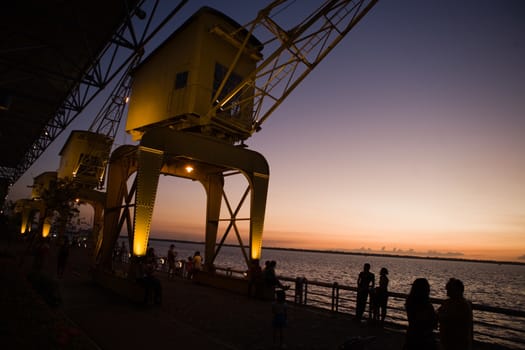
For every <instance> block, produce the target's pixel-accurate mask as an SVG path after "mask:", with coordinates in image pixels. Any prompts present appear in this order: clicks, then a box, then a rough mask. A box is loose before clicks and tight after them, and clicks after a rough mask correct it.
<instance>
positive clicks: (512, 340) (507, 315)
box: [279, 276, 525, 349]
mask: <svg viewBox="0 0 525 350" xmlns="http://www.w3.org/2000/svg"><path fill="white" fill-rule="evenodd" d="M279 278H280V280H282V281H287V282H291V286H290V291H291V292H292V293H293V296H294V299H293V301H294V303H296V304H300V305H308V306H311V307H317V308H322V309H326V310H330V311H333V312H337V313H342V314H351V315H353V314H355V304H356V295H357V288H356V287H352V286H345V285H340V284H338V283H337V282H334V283H326V282H318V281H310V280H307V279H306V278H291V277H285V276H280V277H279ZM388 296H389V299H388V312H387V318H386V321H387V322H391V323H394V324H396V325H401V326H406V325H407V324H408V322H407V318H406V312H405V308H404V303H405V300H406V298H407V294H403V293H396V292H389V293H388ZM443 301H444V300H443V299H437V298H431V302H432V304H434V307H435V308H436V309H437V307H439V305H441V303H442V302H443ZM472 308H473V312H474V339H475V341H479V342H483V343H491V344H497V345H501V346H504V347H507V348H510V349H525V311H521V310H514V309H507V308H501V307H494V306H488V305H481V304H472ZM369 313H370V311H369Z"/></svg>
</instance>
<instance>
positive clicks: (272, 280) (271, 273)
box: [263, 260, 289, 289]
mask: <svg viewBox="0 0 525 350" xmlns="http://www.w3.org/2000/svg"><path fill="white" fill-rule="evenodd" d="M276 266H277V262H276V261H275V260H272V261H270V262H269V263H268V265H267V266H266V268H265V269H264V273H263V275H264V276H263V277H264V283H265V284H266V285H267V286H269V287H273V288H281V289H288V288H289V287H288V286H285V285H283V284H282V283H281V281H279V279H278V278H277V275H276V273H275V267H276Z"/></svg>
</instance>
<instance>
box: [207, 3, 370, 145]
mask: <svg viewBox="0 0 525 350" xmlns="http://www.w3.org/2000/svg"><path fill="white" fill-rule="evenodd" d="M289 3H290V1H287V0H277V1H273V2H272V3H271V4H270V5H268V6H267V7H265V8H264V9H262V10H261V11H259V13H258V15H257V17H256V18H255V19H254V20H253V21H251V22H249V23H248V24H247V25H245V26H243V27H242V28H239V29H237V30H236V31H235V32H231V33H224V32H221V30H220V28H215V29H214V30H216V31H217V33H218V34H220V35H221V36H224V37H227V38H230V41H231V42H235V41H236V40H237V39H236V38H239V37H243V38H244V40H243V41H242V42H239V41H238V40H237V42H238V47H239V49H238V54H237V56H236V58H235V60H234V61H233V62H232V64H231V66H230V67H229V69H228V71H227V73H226V75H225V77H224V80H223V82H222V84H221V85H220V86H219V88H218V90H217V91H216V93H215V95H214V97H213V99H212V101H214V104H213V106H212V107H211V108H210V110H209V112H208V115H207V117H208V118H209V119H210V120H211V121H212V122H213V120H214V118H215V117H216V116H217V114H219V111H220V112H224V111H227V110H228V109H235V108H239V105H243V104H247V103H253V114H252V123H251V128H250V129H249V130H244V131H245V134H244V135H247V137H246V138H248V137H249V136H251V135H252V134H253V133H254V132H256V131H259V130H260V128H261V125H262V123H264V121H265V120H266V119H268V118H269V116H270V115H271V114H272V112H273V111H274V110H275V109H276V108H277V107H278V106H279V105H280V104H281V103H282V102H283V101H284V99H285V98H286V97H287V96H288V95H290V93H291V92H292V91H293V90H294V89H295V88H296V87H297V86H298V85H299V84H300V83H301V81H303V80H304V78H306V76H307V75H308V74H309V73H310V72H311V71H312V70H313V69H314V68H315V67H316V66H317V65H318V64H319V63H320V62H321V61H322V60H323V59H324V58H325V57H326V55H328V53H329V52H330V51H331V50H332V49H333V48H334V47H335V46H336V45H337V44H338V43H339V42H340V41H341V40H342V39H343V38H344V37H345V36H346V34H348V32H349V31H350V30H351V29H352V28H354V26H355V25H356V24H357V23H358V22H359V21H360V20H361V19H362V18H363V17H364V16H365V15H366V14H367V13H368V12H369V11H370V9H372V7H373V6H374V5H375V4H376V3H377V0H359V1H356V0H354V1H351V0H329V1H326V2H325V3H324V4H322V5H321V6H320V7H319V8H317V9H316V10H315V11H314V12H313V13H311V14H310V15H309V16H308V17H307V18H305V19H303V20H302V21H301V22H299V23H297V24H295V25H294V26H292V27H291V29H288V30H286V29H284V28H283V27H282V26H281V25H279V23H277V21H276V20H274V19H273V16H274V15H275V14H278V13H279V11H281V10H283V9H285V7H286V6H288V5H289ZM287 20H289V19H287ZM242 33H244V35H241V34H242ZM246 33H248V35H246ZM255 34H256V35H257V37H258V38H261V39H263V40H264V41H263V42H262V44H263V45H264V47H265V51H270V54H269V55H268V56H267V57H266V58H265V59H264V60H262V62H260V63H259V64H258V65H257V67H256V69H255V70H254V71H253V72H252V73H251V74H250V75H248V76H247V77H246V78H245V79H244V80H242V82H241V83H239V84H238V85H237V86H236V87H235V88H233V89H231V90H230V91H225V89H226V81H228V79H229V77H230V75H231V74H232V72H233V71H234V69H235V67H236V65H237V63H238V61H239V58H240V56H241V53H243V52H246V51H247V50H249V48H248V41H249V40H248V39H249V38H250V37H251V35H255ZM250 91H252V93H250ZM219 96H223V97H222V99H220V98H219Z"/></svg>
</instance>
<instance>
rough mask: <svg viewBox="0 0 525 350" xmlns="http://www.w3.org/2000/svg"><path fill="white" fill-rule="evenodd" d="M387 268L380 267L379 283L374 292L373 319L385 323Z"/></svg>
mask: <svg viewBox="0 0 525 350" xmlns="http://www.w3.org/2000/svg"><path fill="white" fill-rule="evenodd" d="M387 275H388V270H387V269H386V268H385V267H382V268H381V270H380V271H379V285H378V286H377V287H376V289H375V292H374V321H379V320H381V326H383V325H384V324H385V318H386V308H387V304H388V282H389V280H388V276H387Z"/></svg>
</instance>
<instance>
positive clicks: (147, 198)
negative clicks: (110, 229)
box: [133, 145, 163, 256]
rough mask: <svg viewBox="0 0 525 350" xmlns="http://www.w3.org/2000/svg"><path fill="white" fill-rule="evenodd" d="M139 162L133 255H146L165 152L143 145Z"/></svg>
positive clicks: (140, 148)
mask: <svg viewBox="0 0 525 350" xmlns="http://www.w3.org/2000/svg"><path fill="white" fill-rule="evenodd" d="M138 162H139V164H138V165H139V167H138V172H137V197H136V201H135V225H134V234H133V255H135V256H144V255H146V249H147V248H148V238H149V232H150V227H151V217H152V216H153V207H154V206H155V198H156V196H157V186H158V184H159V175H160V169H161V167H162V163H163V152H162V151H160V150H157V149H153V148H149V147H145V146H143V145H141V146H139V151H138Z"/></svg>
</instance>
